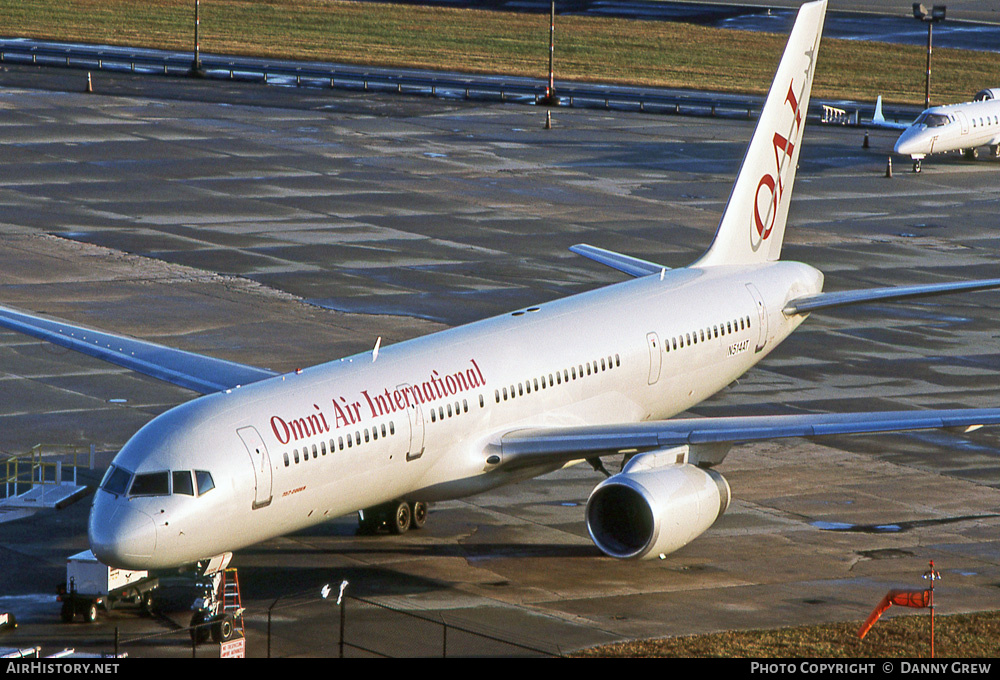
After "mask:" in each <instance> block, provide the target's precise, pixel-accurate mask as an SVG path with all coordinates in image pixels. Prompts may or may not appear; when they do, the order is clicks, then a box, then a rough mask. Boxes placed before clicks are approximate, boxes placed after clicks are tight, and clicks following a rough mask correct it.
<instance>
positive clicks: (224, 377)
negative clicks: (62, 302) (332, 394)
mask: <svg viewBox="0 0 1000 680" xmlns="http://www.w3.org/2000/svg"><path fill="white" fill-rule="evenodd" d="M0 326H2V327H5V328H9V329H11V330H13V331H18V332H20V333H24V334H26V335H30V336H32V337H35V338H38V339H40V340H46V341H48V342H51V343H53V344H55V345H59V346H60V347H65V348H67V349H71V350H74V351H77V352H80V353H82V354H87V355H89V356H92V357H95V358H97V359H101V360H103V361H107V362H109V363H112V364H116V365H118V366H123V367H125V368H128V369H131V370H133V371H137V372H139V373H142V374H144V375H148V376H152V377H153V378H157V379H159V380H164V381H166V382H169V383H172V384H174V385H178V386H180V387H184V388H186V389H189V390H194V391H195V392H199V393H201V394H211V393H213V392H221V391H222V390H226V389H231V388H233V387H237V386H239V385H249V384H250V383H254V382H257V381H259V380H264V379H265V378H270V377H272V376H274V375H277V374H276V373H274V372H273V371H269V370H267V369H263V368H256V367H254V366H246V365H244V364H238V363H235V362H232V361H226V360H224V359H216V358H214V357H209V356H205V355H202V354H195V353H193V352H185V351H183V350H179V349H173V348H171V347H165V346H163V345H158V344H156V343H152V342H146V341H144V340H136V339H134V338H128V337H125V336H122V335H114V334H112V333H103V332H101V331H95V330H93V329H90V328H85V327H83V326H76V325H73V324H69V323H66V322H65V321H55V320H52V319H46V318H43V317H41V316H35V315H32V314H26V313H24V312H18V311H15V310H13V309H9V308H7V307H0Z"/></svg>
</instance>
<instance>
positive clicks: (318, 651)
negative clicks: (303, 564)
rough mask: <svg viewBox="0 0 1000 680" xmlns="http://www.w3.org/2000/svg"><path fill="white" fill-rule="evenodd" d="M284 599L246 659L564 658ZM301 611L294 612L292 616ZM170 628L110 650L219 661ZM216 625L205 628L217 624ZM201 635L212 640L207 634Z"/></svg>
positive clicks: (359, 603) (369, 607) (415, 621)
mask: <svg viewBox="0 0 1000 680" xmlns="http://www.w3.org/2000/svg"><path fill="white" fill-rule="evenodd" d="M317 595H318V593H316V594H314V595H313V596H312V597H303V596H298V597H294V596H293V597H291V598H289V599H283V598H279V599H278V600H275V602H274V604H272V605H271V607H270V608H269V609H268V611H267V612H266V614H263V613H261V611H260V610H259V609H258V610H256V612H255V611H254V610H253V609H252V608H248V609H247V610H246V611H245V612H244V622H245V623H246V629H245V630H246V635H247V640H246V641H245V649H246V650H247V656H256V657H260V656H267V657H268V658H271V657H272V656H274V657H293V656H294V657H301V656H306V657H326V658H420V657H422V658H436V657H467V656H487V657H513V656H519V657H559V656H561V654H560V653H559V652H557V651H552V650H546V649H542V648H541V647H540V646H538V645H537V643H536V644H534V645H532V644H525V643H524V642H519V641H513V640H510V639H508V637H507V636H506V635H505V634H500V633H491V632H483V631H477V630H473V629H472V628H471V627H470V626H467V625H456V624H455V623H449V622H447V621H444V620H443V619H442V618H440V617H432V616H426V615H423V614H419V613H415V612H413V611H411V610H406V609H403V608H401V607H395V606H392V605H391V604H388V603H386V602H377V601H375V600H372V599H366V598H360V597H353V596H348V595H342V596H341V597H340V598H331V599H330V600H325V599H321V598H320V597H318V596H317ZM290 610H294V615H289V612H290ZM158 618H159V619H160V621H161V623H163V624H164V626H166V627H167V629H166V630H162V631H158V632H155V633H145V634H142V635H133V636H127V635H122V634H120V632H119V629H118V627H116V628H115V633H114V639H113V640H111V641H108V642H107V643H106V645H102V646H104V647H105V648H104V649H103V650H102V651H103V653H106V654H108V655H109V656H111V655H113V656H128V657H131V658H136V657H143V656H157V657H159V656H190V657H192V658H198V657H201V658H212V657H214V658H218V657H219V656H220V655H223V654H224V653H225V650H224V649H220V645H219V644H218V643H208V642H202V643H197V642H195V638H196V637H198V636H197V635H195V634H193V633H195V629H194V628H191V627H181V626H179V625H177V624H176V623H175V622H173V621H172V620H171V619H170V618H168V617H167V616H164V615H158ZM211 625H212V624H210V623H209V624H201V626H211ZM202 637H207V635H206V636H202Z"/></svg>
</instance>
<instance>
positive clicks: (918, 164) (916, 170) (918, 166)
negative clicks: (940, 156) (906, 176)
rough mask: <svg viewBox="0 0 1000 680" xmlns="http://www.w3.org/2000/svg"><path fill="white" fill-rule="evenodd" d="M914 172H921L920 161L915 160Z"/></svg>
mask: <svg viewBox="0 0 1000 680" xmlns="http://www.w3.org/2000/svg"><path fill="white" fill-rule="evenodd" d="M913 172H920V161H913Z"/></svg>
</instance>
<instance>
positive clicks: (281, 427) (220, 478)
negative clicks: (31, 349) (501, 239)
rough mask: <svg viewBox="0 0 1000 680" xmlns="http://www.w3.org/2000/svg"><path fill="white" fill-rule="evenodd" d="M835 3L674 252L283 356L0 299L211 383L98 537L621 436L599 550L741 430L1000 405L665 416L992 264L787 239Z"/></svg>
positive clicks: (953, 419) (108, 499) (510, 473)
mask: <svg viewBox="0 0 1000 680" xmlns="http://www.w3.org/2000/svg"><path fill="white" fill-rule="evenodd" d="M825 11H826V0H820V1H819V2H811V3H808V4H805V5H804V6H803V7H802V8H801V10H800V12H799V15H798V18H797V20H796V23H795V26H794V28H793V29H792V33H791V36H790V37H789V41H788V46H787V47H786V49H785V53H784V55H783V57H782V59H781V62H780V64H779V66H778V70H777V74H776V76H775V80H774V84H773V85H772V88H771V92H770V94H769V95H768V97H767V100H766V103H765V106H764V109H763V111H762V113H761V117H760V121H759V123H758V125H757V128H756V131H755V132H754V134H753V138H752V140H751V142H750V146H749V149H748V151H747V155H746V157H745V159H744V162H743V166H742V169H741V170H740V173H739V175H738V178H737V180H736V184H735V187H734V189H733V192H732V195H731V197H730V199H729V203H728V205H727V207H726V209H725V212H724V214H723V216H722V219H721V222H720V225H719V227H718V232H717V234H716V236H715V240H714V242H713V243H712V244H711V247H710V248H709V249H708V251H707V252H706V253H705V254H704V255H703V256H702V257H701V258H699V259H698V260H697V261H696V262H694V263H693V264H691V265H690V266H688V267H685V268H680V269H667V268H665V267H662V266H660V265H658V264H654V263H651V262H648V261H645V260H641V259H637V258H634V257H629V256H627V255H623V254H619V253H613V252H610V251H606V250H602V249H599V248H594V247H591V246H575V247H574V250H575V251H576V252H578V253H580V254H583V255H585V256H587V257H591V258H593V259H595V260H597V261H598V262H602V263H604V264H607V265H609V266H612V267H615V268H616V269H618V270H620V271H622V272H625V273H626V274H629V275H631V276H632V277H633V278H631V279H629V280H626V281H624V282H622V283H618V284H616V285H611V286H608V287H604V288H600V289H598V290H594V291H590V292H587V293H583V294H580V295H575V296H573V297H569V298H565V299H562V300H558V301H555V302H549V303H545V304H540V305H538V306H535V307H528V308H525V309H519V310H517V311H514V312H512V313H510V314H506V315H503V316H498V317H494V318H491V319H486V320H484V321H479V322H476V323H472V324H469V325H466V326H461V327H457V328H453V329H450V330H446V331H443V332H440V333H435V334H432V335H428V336H425V337H422V338H417V339H414V340H410V341H407V342H401V343H398V344H395V345H391V346H387V347H379V346H378V345H376V349H375V350H374V351H372V352H371V353H365V354H359V355H356V356H351V357H347V358H344V359H341V360H339V361H333V362H330V363H325V364H321V365H318V366H314V367H312V368H308V369H306V370H303V371H296V372H294V373H289V374H285V375H276V374H274V373H272V372H270V371H267V370H263V369H259V368H255V367H252V366H245V365H240V364H235V363H231V362H227V361H221V360H218V359H214V358H211V357H206V356H202V355H196V354H191V353H186V352H181V351H178V350H173V349H169V348H165V347H162V346H159V345H153V344H151V343H147V342H143V341H139V340H133V339H129V338H123V337H121V336H116V335H110V334H106V333H101V332H98V331H94V330H90V329H85V328H81V327H78V326H73V325H70V324H67V323H63V322H56V321H52V320H49V319H46V318H42V317H39V316H37V315H31V314H24V313H20V312H15V311H13V310H9V309H0V318H2V322H0V323H2V324H3V325H5V326H7V327H9V328H14V329H17V330H20V331H23V332H25V333H28V334H31V335H34V336H36V337H40V338H44V339H46V340H49V341H52V342H55V343H58V344H60V345H63V346H66V347H70V348H73V349H76V350H79V351H82V352H86V353H88V354H91V355H93V356H97V357H100V358H102V359H106V360H108V361H112V362H115V363H117V364H120V365H123V366H127V367H130V368H132V369H135V370H137V371H140V372H143V373H146V374H149V375H152V376H155V377H158V378H162V379H164V380H168V381H170V382H173V383H176V384H178V385H182V386H184V387H187V388H190V389H192V390H195V391H198V392H200V393H202V394H203V395H204V396H201V397H199V398H197V399H194V400H193V401H190V402H188V403H185V404H183V405H181V406H178V407H176V408H174V409H172V410H170V411H167V412H166V413H164V414H162V415H160V416H158V417H156V418H155V419H153V420H152V421H150V422H149V423H148V424H147V425H145V426H144V427H143V428H142V429H140V430H139V432H138V433H136V434H135V436H134V437H132V438H131V439H130V440H129V441H128V443H127V444H126V445H125V446H124V448H122V450H121V451H120V452H119V453H118V454H117V456H116V457H115V458H114V460H113V462H112V465H111V467H110V468H109V469H108V472H107V474H106V475H105V477H104V479H103V481H102V483H101V485H100V488H99V490H98V491H97V492H96V496H95V498H94V502H93V507H92V509H91V515H90V524H89V537H90V543H91V547H92V549H93V551H94V553H95V554H96V555H97V556H98V558H99V559H101V560H102V561H103V562H105V563H107V564H109V565H115V566H121V567H130V568H141V569H156V568H162V567H173V566H178V565H185V564H190V563H194V562H196V561H205V560H208V559H210V558H213V557H217V556H219V555H225V554H226V553H232V551H236V550H239V549H240V548H243V547H245V546H249V545H252V544H254V543H258V542H260V541H264V540H266V539H269V538H272V537H275V536H279V535H282V534H286V533H289V532H293V531H296V530H299V529H302V528H303V527H307V526H310V525H313V524H316V523H319V522H323V521H324V520H327V519H330V518H334V517H338V516H342V515H345V514H348V513H353V512H356V511H359V510H361V511H364V516H366V517H369V518H370V517H371V515H372V514H373V513H376V514H377V513H381V512H384V511H386V510H388V513H387V516H388V517H389V521H390V524H391V526H392V527H394V528H395V529H396V531H397V532H402V531H404V530H405V529H406V528H407V527H408V526H409V524H410V522H413V521H416V522H417V523H418V524H419V523H421V522H422V521H423V520H424V517H423V514H422V511H423V509H424V508H425V507H426V506H425V505H424V504H425V503H427V502H431V501H440V500H444V499H454V498H459V497H464V496H468V495H471V494H477V493H481V492H484V491H487V490H489V489H493V488H495V487H499V486H501V485H505V484H511V483H514V482H517V481H519V480H523V479H526V478H530V477H534V476H536V475H541V474H545V473H547V472H551V471H553V470H556V469H558V468H560V467H562V466H564V465H566V464H567V463H570V462H573V461H581V460H587V461H590V462H591V463H592V464H593V465H594V466H595V468H597V469H599V470H602V471H603V470H604V468H603V466H602V465H601V463H600V458H601V457H604V456H615V455H622V454H624V455H625V457H630V458H629V460H628V463H627V465H625V466H624V468H623V469H622V471H621V472H620V473H619V474H616V475H614V476H610V477H609V478H607V479H605V480H603V481H602V482H601V483H600V484H598V485H597V487H596V488H595V490H594V491H593V493H592V495H591V497H590V499H589V502H588V504H587V508H586V521H587V526H588V529H589V532H590V535H591V537H592V538H593V540H594V542H595V543H596V544H597V546H599V547H600V549H601V550H603V551H604V552H605V553H606V554H608V555H611V556H613V557H619V558H644V557H655V556H658V555H661V554H665V553H669V552H671V551H673V550H676V549H678V548H680V547H681V546H683V545H685V544H686V543H688V542H689V541H691V540H693V539H694V538H696V537H697V536H698V535H699V534H701V533H702V532H704V531H705V530H706V529H708V528H709V527H710V526H711V525H712V524H713V523H714V522H715V520H716V519H717V518H718V517H719V516H720V515H721V514H722V513H723V512H724V511H725V510H726V507H727V506H728V504H729V502H730V490H729V486H728V484H727V483H726V481H725V480H724V479H723V477H722V476H721V475H720V474H719V472H717V471H716V469H715V468H716V466H718V464H720V463H721V462H722V461H723V458H724V457H725V455H726V453H727V451H728V450H729V448H730V447H731V446H732V445H733V444H738V443H744V442H751V441H757V440H763V439H770V438H775V437H800V436H818V435H824V434H844V433H855V432H885V431H899V430H908V429H921V428H938V427H957V428H973V427H976V426H980V425H984V424H995V423H998V422H1000V409H976V410H952V411H933V410H931V411H915V412H886V413H871V412H862V413H843V414H809V415H789V416H778V417H746V418H694V419H670V418H671V417H672V416H674V415H675V414H677V413H680V412H682V411H684V410H685V409H687V408H689V407H691V406H693V405H695V404H697V403H698V402H700V401H702V400H703V399H705V398H707V397H709V396H710V395H712V394H714V393H716V392H717V391H719V390H721V389H723V388H724V387H726V386H727V385H729V384H730V383H731V382H733V381H734V380H735V379H736V378H737V377H739V376H740V375H742V374H743V373H744V372H746V371H747V370H748V369H749V368H750V367H752V366H753V365H754V364H756V363H757V362H759V361H760V360H761V359H763V358H764V357H765V356H767V354H768V353H769V352H771V351H772V350H773V349H774V348H775V347H777V346H778V344H779V343H780V342H781V341H782V340H783V339H784V338H786V337H787V336H788V335H789V334H790V333H791V332H792V331H793V330H794V329H795V328H796V327H797V326H798V325H799V324H800V323H802V321H803V320H804V319H805V318H806V316H808V314H809V313H810V312H812V311H815V310H820V309H824V308H827V307H833V306H839V305H845V304H852V303H857V302H864V301H871V300H886V299H894V298H905V297H913V296H921V295H932V294H938V293H947V292H955V291H959V290H978V289H985V288H996V287H1000V279H992V280H982V281H967V282H959V283H950V284H943V285H933V286H911V287H904V288H890V289H875V290H864V291H854V292H847V293H823V292H821V289H822V284H823V275H822V273H821V272H819V271H817V270H816V269H814V268H813V267H811V266H809V265H806V264H801V263H798V262H788V261H781V260H780V259H779V254H780V250H781V244H782V238H783V236H784V230H785V220H786V216H787V213H788V205H789V200H790V197H791V194H792V183H793V180H794V177H795V168H796V164H797V161H798V157H799V151H800V148H801V141H802V131H803V127H804V124H805V120H806V111H807V107H808V104H809V94H810V88H811V86H812V80H813V74H814V69H815V65H816V56H817V50H818V47H819V42H820V35H821V33H822V27H823V21H824V18H825ZM414 507H416V508H417V513H416V516H413V514H412V513H413V509H414Z"/></svg>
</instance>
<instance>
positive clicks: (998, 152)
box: [990, 144, 1000, 158]
mask: <svg viewBox="0 0 1000 680" xmlns="http://www.w3.org/2000/svg"><path fill="white" fill-rule="evenodd" d="M990 152H991V153H992V154H993V157H994V158H1000V144H994V145H993V146H991V147H990Z"/></svg>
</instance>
